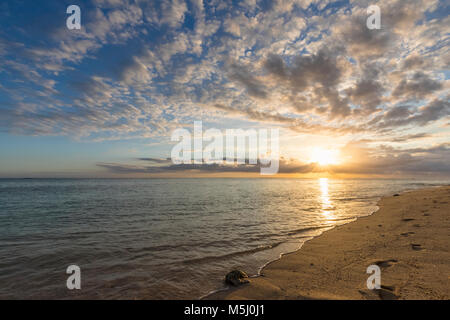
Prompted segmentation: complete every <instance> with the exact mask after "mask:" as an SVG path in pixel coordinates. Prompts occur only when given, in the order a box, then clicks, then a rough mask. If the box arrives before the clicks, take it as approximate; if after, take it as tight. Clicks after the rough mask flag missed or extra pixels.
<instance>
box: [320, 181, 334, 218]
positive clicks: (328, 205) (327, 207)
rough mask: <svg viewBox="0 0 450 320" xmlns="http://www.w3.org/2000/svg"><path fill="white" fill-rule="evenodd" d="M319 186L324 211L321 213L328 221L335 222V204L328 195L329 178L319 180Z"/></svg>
mask: <svg viewBox="0 0 450 320" xmlns="http://www.w3.org/2000/svg"><path fill="white" fill-rule="evenodd" d="M319 185H320V201H321V204H322V211H321V213H322V214H323V216H324V217H325V219H327V220H333V219H334V218H335V215H334V213H333V209H334V206H333V203H332V202H331V200H330V195H329V193H328V178H320V179H319Z"/></svg>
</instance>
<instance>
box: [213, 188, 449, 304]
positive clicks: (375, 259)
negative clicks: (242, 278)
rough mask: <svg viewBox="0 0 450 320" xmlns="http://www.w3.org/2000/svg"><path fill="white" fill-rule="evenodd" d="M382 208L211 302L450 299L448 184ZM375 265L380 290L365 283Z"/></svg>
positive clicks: (387, 201) (386, 203)
mask: <svg viewBox="0 0 450 320" xmlns="http://www.w3.org/2000/svg"><path fill="white" fill-rule="evenodd" d="M378 206H379V210H378V211H377V212H375V213H374V214H372V215H371V216H368V217H364V218H359V219H358V220H357V221H355V222H351V223H348V224H346V225H342V226H339V227H337V228H334V229H332V230H330V231H327V232H325V233H323V234H322V235H321V236H319V237H317V238H314V239H313V240H310V241H308V242H306V243H305V245H304V246H303V247H302V248H301V249H300V250H298V251H296V252H294V253H291V254H287V255H284V256H283V257H282V258H281V259H279V260H277V261H274V262H272V263H270V264H269V265H267V266H266V267H265V268H264V269H263V270H262V272H261V276H259V277H256V278H251V279H250V283H248V284H245V285H242V286H240V287H238V288H233V289H230V290H227V291H222V292H218V293H215V294H213V295H211V296H209V297H208V299H449V298H450V251H449V244H450V233H449V231H450V217H449V214H450V186H444V187H438V188H428V189H422V190H415V191H410V192H405V193H402V194H400V195H395V196H390V197H385V198H382V199H381V200H380V201H379V203H378ZM373 264H376V265H378V266H379V267H380V270H381V289H379V290H377V289H375V290H369V289H367V285H366V281H367V278H368V277H369V276H370V275H369V274H367V273H366V270H367V267H368V266H370V265H373Z"/></svg>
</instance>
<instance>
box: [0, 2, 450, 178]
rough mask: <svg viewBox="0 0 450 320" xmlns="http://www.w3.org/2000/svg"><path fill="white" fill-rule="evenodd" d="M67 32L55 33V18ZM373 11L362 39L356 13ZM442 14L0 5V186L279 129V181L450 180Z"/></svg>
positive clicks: (288, 7)
mask: <svg viewBox="0 0 450 320" xmlns="http://www.w3.org/2000/svg"><path fill="white" fill-rule="evenodd" d="M72 4H75V5H78V6H79V7H80V9H81V29H79V30H76V29H73V30H69V29H68V28H67V27H66V19H67V18H68V17H69V14H67V13H66V9H67V7H68V6H69V5H72ZM370 5H377V6H379V8H380V13H381V15H380V17H381V28H380V29H373V30H371V29H369V28H368V27H367V26H366V20H367V18H368V17H369V16H370V14H368V13H367V8H368V7H369V6H370ZM449 12H450V8H449V2H448V1H435V0H408V1H404V0H392V1H365V0H361V1H330V0H312V1H308V0H295V1H287V0H277V1H268V0H263V1H258V0H246V1H218V0H211V1H202V0H170V1H169V0H167V1H143V0H136V1H119V0H92V1H78V0H70V1H62V0H53V1H31V0H29V1H20V0H15V1H2V2H1V4H0V21H1V28H0V61H1V63H0V150H1V151H0V177H176V176H258V173H259V169H258V167H257V166H249V165H242V166H226V165H223V166H222V165H206V164H205V165H203V164H200V165H181V166H180V165H174V164H173V163H172V161H171V160H170V156H171V150H172V148H173V147H174V145H175V143H176V142H174V141H171V135H172V133H173V132H174V130H176V129H179V128H186V129H188V130H190V131H191V132H192V130H193V124H194V121H202V122H203V127H204V130H206V129H208V128H217V129H219V130H226V129H233V128H235V129H239V128H242V129H244V130H247V129H255V130H260V129H279V132H280V134H279V137H280V138H279V145H280V167H279V176H295V177H308V176H338V177H425V178H427V177H428V178H443V177H444V178H448V177H450V161H449V160H450V149H449V148H450V139H449V137H450V104H449V90H448V89H449V75H450V71H449V64H450V52H449V48H450V46H449V32H450V27H449V26H450V18H449Z"/></svg>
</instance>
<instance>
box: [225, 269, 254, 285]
mask: <svg viewBox="0 0 450 320" xmlns="http://www.w3.org/2000/svg"><path fill="white" fill-rule="evenodd" d="M246 278H248V276H247V274H246V273H245V272H244V271H241V270H233V271H231V272H229V273H228V274H227V275H226V276H225V283H227V284H231V285H233V286H239V285H241V284H244V283H248V282H249V281H248V280H247V279H246Z"/></svg>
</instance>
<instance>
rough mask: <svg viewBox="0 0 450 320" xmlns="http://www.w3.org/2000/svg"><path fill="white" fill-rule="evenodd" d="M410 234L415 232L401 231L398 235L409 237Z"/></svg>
mask: <svg viewBox="0 0 450 320" xmlns="http://www.w3.org/2000/svg"><path fill="white" fill-rule="evenodd" d="M411 234H415V232H412V231H411V232H403V233H400V235H401V236H404V237H409V236H410V235H411Z"/></svg>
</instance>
